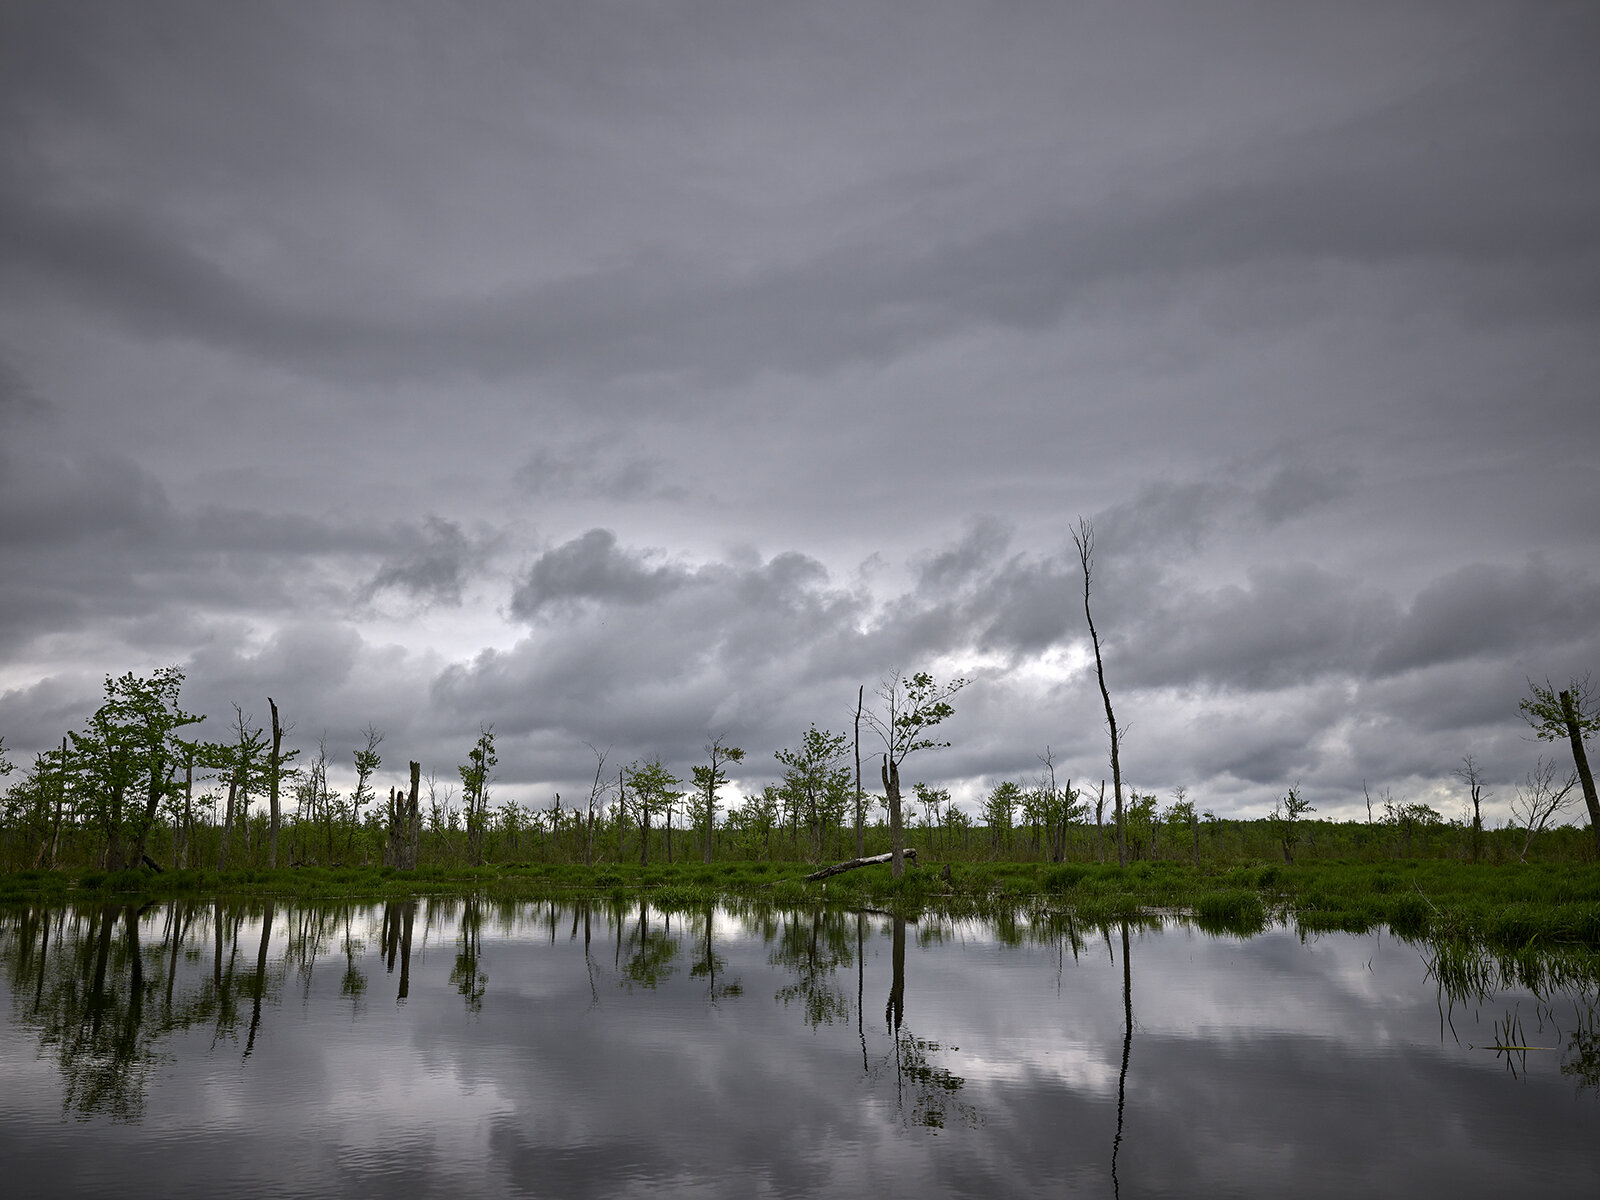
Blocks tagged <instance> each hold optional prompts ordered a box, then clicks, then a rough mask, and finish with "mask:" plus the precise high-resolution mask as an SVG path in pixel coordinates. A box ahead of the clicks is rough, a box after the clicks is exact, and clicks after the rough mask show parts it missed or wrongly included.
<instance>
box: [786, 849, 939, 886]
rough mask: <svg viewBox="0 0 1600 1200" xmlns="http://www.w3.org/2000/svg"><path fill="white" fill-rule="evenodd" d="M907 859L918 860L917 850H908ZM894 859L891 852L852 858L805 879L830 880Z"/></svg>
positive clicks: (810, 881)
mask: <svg viewBox="0 0 1600 1200" xmlns="http://www.w3.org/2000/svg"><path fill="white" fill-rule="evenodd" d="M905 857H906V858H913V859H914V858H916V857H917V851H916V848H915V847H912V848H910V849H908V850H907V851H906V852H905ZM892 858H894V852H893V851H890V852H889V853H888V854H873V855H870V856H867V857H864V858H852V859H850V860H849V861H848V862H842V863H834V864H833V865H832V866H831V867H823V868H822V870H820V871H813V872H811V874H809V875H807V876H806V877H805V878H806V882H807V883H812V882H814V881H816V880H818V879H828V878H831V877H832V876H834V875H843V874H844V873H845V872H846V871H854V870H855V869H856V868H857V867H870V866H872V865H873V864H875V863H886V862H889V861H890V860H891V859H892Z"/></svg>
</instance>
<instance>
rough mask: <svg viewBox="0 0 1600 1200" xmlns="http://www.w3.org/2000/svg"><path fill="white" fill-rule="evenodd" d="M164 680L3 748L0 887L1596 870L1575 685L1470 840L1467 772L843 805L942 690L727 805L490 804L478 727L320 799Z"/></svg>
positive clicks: (896, 695) (1477, 788)
mask: <svg viewBox="0 0 1600 1200" xmlns="http://www.w3.org/2000/svg"><path fill="white" fill-rule="evenodd" d="M182 683H183V674H182V672H181V671H179V670H178V669H177V668H176V667H168V668H164V669H161V670H158V671H156V672H155V673H154V674H153V675H151V676H149V677H145V678H141V677H138V676H135V675H133V674H131V673H130V674H127V675H123V676H121V677H108V678H107V680H106V696H105V701H104V703H102V705H101V706H100V708H99V709H97V710H96V712H95V713H94V715H93V716H92V717H91V718H90V719H89V721H88V722H87V724H86V727H85V728H84V729H83V730H82V731H72V732H69V733H68V734H67V735H66V736H65V737H63V738H62V740H61V744H60V746H59V747H57V748H55V749H52V750H50V751H47V752H45V753H42V754H39V755H37V756H36V757H35V760H34V762H33V764H32V765H31V767H30V768H28V769H26V770H22V771H16V769H15V768H14V766H13V765H12V764H11V763H10V761H9V760H8V759H7V758H6V756H5V748H4V743H3V742H0V774H15V775H17V778H16V779H15V781H14V782H12V783H11V784H10V786H9V787H8V788H7V789H6V791H5V793H4V795H3V798H0V870H5V871H19V870H29V869H34V870H40V869H42V870H57V869H61V870H76V871H83V870H105V871H113V872H114V871H122V870H126V869H129V868H136V867H140V866H145V867H148V868H153V869H169V868H178V869H189V870H194V869H205V870H219V871H220V870H225V869H229V868H246V867H253V868H263V867H265V868H273V867H279V866H291V867H292V866H389V867H396V868H400V869H414V868H417V867H419V866H424V865H427V866H460V865H466V866H482V865H487V864H536V863H581V864H586V865H591V866H599V865H601V864H604V863H608V862H609V863H622V862H637V863H640V864H648V863H650V862H651V861H652V860H654V861H659V862H667V863H671V862H673V861H675V860H684V859H688V858H697V859H700V860H702V861H704V862H707V863H709V862H712V861H713V860H717V859H730V858H731V859H739V860H745V861H767V862H779V861H788V862H823V861H837V860H839V859H846V858H850V857H852V856H855V857H860V856H863V855H870V854H881V853H887V852H889V851H890V849H891V847H892V845H893V844H894V843H895V840H896V827H897V826H898V827H899V830H898V832H899V834H900V839H901V844H902V845H903V846H905V847H907V848H911V849H915V850H916V851H917V854H918V858H919V861H920V862H922V863H923V864H927V863H930V862H983V861H1012V862H1053V863H1065V862H1099V863H1105V862H1114V863H1115V862H1128V863H1133V862H1141V861H1145V862H1160V861H1169V862H1183V863H1189V864H1191V865H1193V866H1195V867H1197V868H1204V867H1208V866H1219V867H1226V866H1230V865H1236V864H1240V863H1248V862H1252V861H1283V862H1294V861H1296V860H1297V859H1310V860H1329V859H1353V860H1378V859H1383V858H1444V859H1451V858H1454V859H1466V860H1470V861H1474V862H1478V861H1489V862H1504V861H1511V860H1522V861H1530V860H1536V861H1568V860H1571V861H1577V860H1582V859H1592V858H1593V857H1594V856H1595V834H1594V832H1592V831H1585V830H1582V829H1577V828H1573V827H1571V826H1566V825H1558V824H1557V821H1558V820H1559V819H1560V817H1561V814H1562V813H1563V811H1564V810H1565V809H1567V808H1568V807H1570V806H1572V805H1573V804H1574V803H1575V802H1576V801H1577V800H1578V798H1579V796H1580V795H1582V794H1583V793H1582V792H1580V791H1579V790H1578V785H1579V781H1580V775H1582V776H1583V779H1582V782H1583V784H1584V785H1585V786H1584V791H1585V792H1587V791H1590V790H1592V788H1593V784H1592V782H1591V781H1590V780H1589V778H1588V777H1587V764H1586V763H1585V762H1584V761H1583V757H1582V756H1583V749H1582V742H1583V740H1584V736H1585V735H1586V734H1588V733H1589V732H1591V730H1592V728H1594V727H1595V726H1596V724H1597V722H1596V720H1595V718H1594V717H1593V716H1592V715H1590V712H1591V706H1590V705H1589V703H1588V701H1589V694H1588V689H1587V686H1586V681H1584V683H1583V684H1580V685H1578V686H1577V688H1576V690H1569V691H1562V692H1560V693H1556V692H1554V691H1553V690H1552V689H1550V688H1549V687H1548V685H1546V686H1545V687H1543V688H1541V687H1536V686H1532V685H1530V691H1531V693H1532V697H1531V699H1530V700H1526V701H1524V702H1523V708H1524V712H1525V715H1526V716H1527V717H1528V719H1529V722H1530V724H1532V725H1533V726H1534V728H1535V730H1536V731H1538V732H1539V733H1540V734H1541V736H1544V737H1548V738H1549V739H1550V740H1558V739H1560V738H1561V737H1562V735H1570V736H1569V738H1568V740H1570V742H1571V744H1572V745H1573V747H1574V753H1575V757H1576V758H1577V759H1578V763H1577V767H1578V769H1575V770H1574V771H1572V772H1571V774H1570V775H1564V774H1563V772H1562V771H1560V770H1558V769H1557V767H1556V766H1555V765H1554V763H1553V762H1552V761H1550V760H1547V759H1542V758H1541V760H1540V762H1539V765H1538V767H1537V768H1536V769H1535V770H1534V771H1532V772H1530V773H1529V775H1528V778H1527V780H1526V781H1525V783H1524V785H1523V786H1522V787H1519V788H1518V791H1517V796H1516V798H1515V799H1514V800H1513V802H1512V805H1511V807H1512V812H1513V814H1514V818H1515V819H1514V820H1513V821H1512V822H1509V823H1508V824H1507V825H1506V826H1504V827H1502V828H1499V829H1491V828H1487V827H1486V826H1485V824H1484V822H1483V819H1482V806H1481V801H1482V799H1483V788H1482V783H1481V779H1480V775H1479V771H1478V768H1477V765H1476V764H1475V763H1474V761H1473V760H1472V759H1471V758H1470V757H1468V758H1466V759H1464V760H1463V766H1462V767H1461V768H1460V769H1458V771H1457V772H1456V773H1457V775H1458V776H1460V778H1461V780H1462V782H1463V783H1464V784H1466V786H1467V790H1468V794H1469V795H1470V797H1471V803H1470V807H1469V808H1468V809H1467V811H1466V812H1465V813H1464V814H1463V816H1461V817H1460V818H1458V819H1453V818H1449V817H1446V816H1445V815H1443V814H1441V813H1440V812H1438V811H1437V810H1436V809H1434V808H1431V807H1429V806H1428V805H1426V804H1419V803H1407V802H1404V801H1396V800H1395V799H1394V798H1392V797H1391V796H1389V795H1388V794H1387V793H1386V794H1385V795H1383V796H1382V797H1380V798H1379V799H1378V802H1377V804H1376V806H1374V803H1373V800H1372V798H1371V797H1369V798H1368V802H1367V811H1368V819H1367V820H1365V821H1325V820H1318V819H1316V818H1315V817H1313V816H1312V815H1311V814H1312V813H1313V812H1314V809H1313V808H1312V806H1311V805H1310V804H1309V803H1307V802H1306V801H1305V800H1303V799H1302V798H1301V797H1300V796H1299V795H1298V793H1297V791H1296V790H1295V789H1293V788H1291V789H1289V791H1288V793H1287V795H1285V796H1284V797H1282V798H1281V799H1280V800H1279V801H1278V803H1277V805H1276V806H1275V807H1274V809H1273V811H1272V813H1271V814H1269V815H1268V816H1266V817H1263V818H1261V819H1258V820H1239V819H1231V818H1223V817H1219V816H1217V815H1215V814H1213V813H1211V812H1204V811H1199V810H1197V807H1196V805H1195V804H1194V803H1193V802H1192V801H1190V800H1189V799H1187V797H1186V795H1185V793H1184V790H1183V789H1182V788H1179V789H1177V790H1176V791H1175V792H1174V793H1173V794H1172V797H1171V800H1170V802H1168V803H1165V804H1163V803H1162V802H1161V801H1160V800H1159V798H1158V797H1157V796H1156V795H1155V794H1154V793H1141V792H1139V791H1138V790H1137V789H1135V788H1123V789H1122V793H1121V798H1122V800H1123V803H1121V804H1118V803H1117V802H1116V799H1115V798H1114V796H1113V794H1112V793H1108V790H1107V788H1106V786H1105V784H1104V783H1099V784H1098V785H1097V786H1096V787H1095V788H1094V789H1093V791H1090V790H1088V789H1084V788H1080V787H1074V786H1073V784H1072V782H1071V781H1067V782H1065V783H1058V782H1057V779H1056V774H1055V768H1054V764H1053V762H1052V760H1051V757H1050V755H1049V753H1048V751H1047V752H1046V753H1045V754H1044V755H1043V756H1041V759H1040V761H1041V763H1042V766H1043V770H1042V771H1041V773H1040V774H1039V775H1038V776H1036V777H1035V778H1034V779H1032V780H1030V781H1007V782H1003V783H1001V784H999V785H997V786H996V787H995V788H994V789H993V790H992V791H991V792H990V793H989V795H988V796H987V797H986V798H985V799H984V800H983V802H982V803H981V805H980V806H979V811H978V812H977V813H976V814H970V813H968V812H967V811H966V810H965V809H963V808H962V807H961V806H959V805H957V804H955V803H953V802H952V800H951V797H950V793H949V791H948V790H946V789H943V788H933V787H928V786H925V785H923V784H917V785H915V786H914V788H912V789H911V790H910V791H909V792H908V793H907V794H906V795H905V797H904V805H903V806H902V805H901V803H900V800H901V797H900V794H899V780H898V773H897V772H893V773H891V772H890V771H889V770H888V769H887V768H885V769H884V770H882V772H881V774H882V776H883V779H884V782H885V783H886V784H890V785H891V786H890V787H886V789H885V792H884V793H883V794H874V793H869V792H868V791H866V790H865V789H864V788H862V786H861V783H862V774H861V761H862V753H861V744H860V728H861V723H862V721H863V720H865V721H866V722H867V723H868V725H869V728H877V729H880V730H882V731H885V732H886V736H884V741H885V745H889V744H890V737H889V736H888V735H893V736H896V737H900V741H899V743H898V745H899V751H898V752H899V754H900V755H901V756H902V757H903V756H904V755H905V754H908V753H911V752H912V751H914V750H919V749H928V748H935V747H937V746H939V745H942V744H943V743H937V742H934V741H932V740H931V739H928V738H926V737H924V736H923V733H924V732H925V731H926V729H927V728H928V727H930V726H932V725H934V724H937V723H938V722H939V721H940V720H943V719H944V717H946V716H948V715H949V713H950V711H951V709H950V704H949V703H948V700H949V697H950V696H951V695H953V694H954V692H955V691H956V690H957V689H959V688H960V687H961V686H962V685H963V684H964V683H965V681H964V680H955V681H953V682H952V683H950V684H946V685H944V686H942V687H940V686H937V685H935V684H934V683H933V681H932V680H931V679H930V677H928V676H926V675H918V676H913V677H910V678H909V679H906V678H902V677H900V676H896V677H895V679H894V680H893V681H892V682H890V683H886V685H885V688H884V689H883V690H880V691H879V693H878V695H879V697H881V698H883V699H884V700H885V701H887V702H889V706H888V707H887V708H886V710H885V713H884V714H883V715H882V716H881V717H880V716H878V715H875V714H874V713H872V712H870V711H867V710H865V709H863V708H862V707H861V704H860V701H861V697H859V696H858V716H857V728H856V730H855V738H854V739H853V740H852V739H851V738H848V737H846V736H845V735H843V734H839V735H835V734H832V733H829V732H828V731H826V730H818V729H817V728H816V727H815V725H813V726H812V727H811V728H810V729H808V730H807V731H805V733H804V734H803V735H802V737H801V738H800V739H799V742H798V746H797V748H794V749H784V750H779V751H777V752H776V753H775V758H776V760H777V762H778V763H779V765H780V766H781V767H782V768H783V773H782V776H781V778H780V780H779V781H778V782H776V783H773V784H769V785H767V786H766V787H764V788H762V789H761V790H760V791H759V792H756V793H753V794H751V795H748V796H745V797H742V798H738V799H736V798H734V797H732V796H728V795H725V791H726V788H727V782H728V766H729V764H732V763H738V762H740V761H742V760H743V758H744V751H743V750H742V749H740V748H739V747H736V746H733V745H731V744H729V743H728V741H727V740H726V738H724V737H715V738H713V739H712V740H711V741H710V742H709V743H708V744H707V745H706V747H705V751H706V761H705V763H704V764H702V765H697V766H695V767H694V768H693V769H692V771H691V778H690V779H689V780H687V781H685V780H680V779H678V778H677V777H675V776H674V775H673V774H672V773H671V772H670V771H669V770H667V768H666V767H665V766H664V765H663V764H662V763H661V762H660V761H659V760H653V761H646V762H640V761H634V762H632V763H629V764H627V765H626V766H619V767H612V766H608V763H607V758H608V755H607V753H606V752H603V751H599V750H596V751H595V752H594V773H593V782H592V784H591V785H590V787H589V790H588V794H587V795H585V796H583V797H582V798H581V800H580V801H579V802H578V803H576V804H574V803H572V802H570V801H568V802H563V800H562V799H561V797H560V796H559V795H556V796H554V797H553V798H552V800H551V802H550V803H549V804H548V805H546V806H544V807H533V806H527V805H523V804H519V803H516V802H512V801H501V802H499V803H496V802H495V797H494V788H493V784H494V778H495V777H494V768H495V766H496V765H497V763H498V758H497V756H496V749H495V738H494V731H493V728H492V727H490V726H484V727H483V728H481V729H480V731H479V734H478V736H477V738H476V740H475V741H474V742H473V744H472V746H471V747H470V748H469V749H468V751H467V754H466V756H465V761H463V762H462V763H461V764H460V765H458V766H456V767H455V768H454V770H453V771H452V772H451V774H452V775H453V776H455V781H454V782H450V783H446V784H441V783H440V782H439V781H438V779H437V778H436V776H435V775H434V773H432V772H429V773H428V774H426V775H424V774H423V772H422V769H421V765H420V764H419V763H417V762H414V761H413V762H409V763H408V764H407V766H408V768H409V770H408V774H407V782H406V783H405V784H403V785H401V786H399V787H390V788H388V789H387V792H386V794H385V793H383V792H380V791H379V790H378V788H377V786H375V783H374V781H375V779H377V778H378V772H379V770H380V768H381V766H382V763H383V755H382V743H383V740H384V739H383V734H382V733H381V732H380V731H378V730H377V729H375V728H371V727H369V728H368V729H366V730H365V731H363V735H362V745H361V746H360V747H358V748H357V749H355V750H354V751H353V753H352V763H353V766H354V769H355V777H356V783H355V787H354V788H353V789H351V790H350V791H349V792H348V793H344V792H340V791H337V790H334V789H333V788H331V787H330V786H329V764H330V760H329V756H328V749H327V746H326V744H325V743H324V744H320V745H318V747H317V750H316V755H315V757H312V758H309V761H305V762H303V763H302V762H298V761H297V759H299V756H300V750H298V749H293V748H289V747H288V746H286V745H285V740H286V735H287V734H288V733H289V731H290V728H292V727H289V726H285V725H284V724H283V723H282V721H281V719H280V714H279V711H278V706H277V703H276V702H275V701H273V700H271V699H269V700H268V705H269V708H270V715H271V720H270V725H269V726H268V727H266V728H262V727H257V726H255V725H254V723H253V721H252V720H251V719H250V717H249V716H247V715H246V714H245V713H244V711H243V710H242V709H241V708H240V707H239V706H238V705H235V706H234V721H233V722H232V724H231V725H230V726H229V727H228V728H227V729H226V731H225V733H224V736H223V737H221V738H219V739H218V740H216V741H205V740H201V739H198V738H191V737H186V736H185V735H186V734H190V733H192V732H194V731H195V730H197V729H198V728H199V727H200V718H199V717H197V716H195V715H194V714H191V713H186V712H184V711H183V710H182V708H181V707H180V706H179V704H178V693H179V690H180V688H181V686H182ZM919 688H920V689H921V690H920V691H919V690H918V689H919ZM895 703H899V704H900V705H901V706H902V707H901V708H900V709H898V710H897V709H895V708H894V707H893V704H895ZM916 703H921V704H922V707H920V708H919V707H916V706H915V704H916ZM896 713H898V715H896ZM908 714H909V715H908ZM908 721H909V722H912V723H913V725H914V727H913V726H908V724H907V722H908ZM908 728H909V729H910V730H911V732H910V735H909V736H901V735H903V734H905V731H906V730H907V729H908ZM876 757H877V756H873V755H869V760H871V759H874V758H876ZM852 768H853V769H852ZM457 784H459V791H458V790H457ZM1586 799H1587V797H1586ZM891 801H892V803H891ZM1591 807H1592V805H1591ZM1119 809H1120V812H1119V811H1118V810H1119ZM1119 818H1120V819H1119Z"/></svg>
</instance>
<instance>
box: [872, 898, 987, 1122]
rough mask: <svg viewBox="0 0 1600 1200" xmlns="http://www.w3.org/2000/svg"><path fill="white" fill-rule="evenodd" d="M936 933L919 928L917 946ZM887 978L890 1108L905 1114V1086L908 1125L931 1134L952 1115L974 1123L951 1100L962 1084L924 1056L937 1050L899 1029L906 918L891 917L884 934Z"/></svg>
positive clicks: (964, 1107) (972, 1113) (971, 1113)
mask: <svg viewBox="0 0 1600 1200" xmlns="http://www.w3.org/2000/svg"><path fill="white" fill-rule="evenodd" d="M936 936H937V931H935V930H932V929H925V930H923V932H922V937H921V939H920V940H921V941H922V943H923V944H924V945H926V944H928V943H929V942H931V941H933V940H935V938H936ZM889 938H890V951H889V960H890V978H889V1001H888V1003H887V1004H886V1005H885V1006H884V1020H885V1021H886V1022H887V1023H888V1026H889V1034H890V1036H891V1037H892V1038H893V1039H894V1082H895V1104H896V1106H897V1107H898V1108H899V1109H900V1111H901V1113H902V1114H904V1113H905V1112H906V1087H907V1085H909V1086H910V1088H911V1110H910V1114H909V1116H910V1122H911V1123H912V1124H913V1125H924V1126H927V1127H928V1128H931V1129H942V1128H943V1127H944V1126H945V1125H946V1124H947V1123H948V1121H949V1118H950V1117H952V1116H957V1117H959V1118H960V1119H961V1120H962V1121H963V1122H965V1123H966V1124H968V1125H976V1124H977V1123H978V1114H977V1110H976V1109H974V1108H973V1107H972V1106H971V1105H970V1104H963V1103H961V1102H959V1101H957V1100H956V1099H955V1094H956V1093H957V1092H958V1091H960V1090H961V1089H962V1088H963V1087H964V1086H965V1085H966V1082H967V1081H966V1080H965V1079H963V1078H962V1077H961V1076H959V1075H957V1074H955V1073H954V1072H952V1071H950V1070H949V1069H948V1068H945V1067H941V1066H938V1065H936V1064H935V1063H934V1061H933V1060H932V1058H931V1057H930V1056H931V1055H933V1054H936V1053H938V1052H939V1051H940V1050H941V1049H943V1047H942V1046H941V1045H940V1044H939V1043H938V1042H935V1041H930V1040H928V1039H926V1038H920V1037H917V1036H916V1035H915V1034H913V1033H912V1032H911V1031H910V1030H908V1029H906V1028H905V1027H904V1023H905V1015H906V919H905V917H903V916H899V915H896V916H895V917H894V918H893V923H892V925H891V928H890V932H889Z"/></svg>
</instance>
